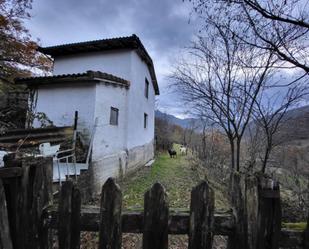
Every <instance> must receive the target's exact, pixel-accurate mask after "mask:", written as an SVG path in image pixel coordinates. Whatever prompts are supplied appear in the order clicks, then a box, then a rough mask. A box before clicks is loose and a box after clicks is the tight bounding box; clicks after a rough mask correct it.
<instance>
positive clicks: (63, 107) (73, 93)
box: [33, 83, 96, 135]
mask: <svg viewBox="0 0 309 249" xmlns="http://www.w3.org/2000/svg"><path fill="white" fill-rule="evenodd" d="M37 94H38V98H37V104H36V109H35V110H36V112H44V113H45V114H46V115H47V117H48V118H49V119H50V120H51V121H53V123H54V125H56V126H72V125H73V124H74V113H75V111H78V115H79V117H78V129H79V130H80V131H81V132H82V133H83V134H86V135H88V134H89V132H90V131H91V129H92V127H93V121H94V111H95V96H96V87H95V84H93V83H84V84H76V83H74V84H64V85H60V84H58V85H56V86H41V87H39V88H38V90H37ZM33 125H34V127H40V123H39V122H38V121H37V120H35V122H34V124H33Z"/></svg>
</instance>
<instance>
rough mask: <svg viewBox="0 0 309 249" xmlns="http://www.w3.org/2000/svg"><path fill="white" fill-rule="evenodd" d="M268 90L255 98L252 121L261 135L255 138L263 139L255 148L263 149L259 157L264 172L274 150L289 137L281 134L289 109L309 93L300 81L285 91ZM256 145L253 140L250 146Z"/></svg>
mask: <svg viewBox="0 0 309 249" xmlns="http://www.w3.org/2000/svg"><path fill="white" fill-rule="evenodd" d="M271 87H272V88H275V87H276V85H275V84H274V85H273V86H271ZM267 91H271V90H270V89H269V88H266V89H265V88H264V89H263V91H262V92H261V94H260V96H259V98H256V99H255V108H254V112H253V122H252V123H253V125H254V129H255V130H256V132H255V133H256V134H257V135H258V136H259V137H258V138H257V137H255V138H254V139H255V140H257V139H258V140H261V141H260V143H259V146H260V147H262V148H255V149H256V150H257V149H259V150H262V151H261V152H260V153H259V159H260V161H261V164H262V167H261V171H262V172H263V173H265V170H266V166H267V163H268V161H269V158H270V154H271V152H272V150H273V149H274V148H275V147H276V146H278V145H280V144H281V143H283V142H284V141H286V139H287V138H286V137H284V136H282V135H281V136H280V128H281V126H282V125H283V124H284V123H286V121H287V119H288V117H287V115H286V113H287V111H288V110H289V109H291V108H292V107H295V106H296V105H297V104H298V103H299V102H300V101H302V100H303V99H304V97H306V96H307V95H308V88H307V86H306V85H302V84H300V83H299V84H295V85H292V86H290V87H289V88H287V89H286V90H285V93H282V92H280V91H279V92H278V91H276V92H275V93H273V94H268V93H267ZM255 145H256V143H255V142H254V141H252V144H251V145H250V146H255Z"/></svg>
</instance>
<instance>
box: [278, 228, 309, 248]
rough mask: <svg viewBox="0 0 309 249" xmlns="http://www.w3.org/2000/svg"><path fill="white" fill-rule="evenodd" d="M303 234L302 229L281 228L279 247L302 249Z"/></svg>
mask: <svg viewBox="0 0 309 249" xmlns="http://www.w3.org/2000/svg"><path fill="white" fill-rule="evenodd" d="M303 235H304V233H303V231H299V230H293V229H281V232H280V239H279V247H280V248H287V249H291V248H293V249H296V248H301V249H303ZM305 248H306V247H305Z"/></svg>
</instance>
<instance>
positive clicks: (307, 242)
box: [304, 212, 309, 249]
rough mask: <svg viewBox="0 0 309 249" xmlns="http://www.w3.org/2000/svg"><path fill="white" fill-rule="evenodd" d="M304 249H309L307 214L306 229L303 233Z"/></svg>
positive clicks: (308, 219) (308, 220) (308, 221)
mask: <svg viewBox="0 0 309 249" xmlns="http://www.w3.org/2000/svg"><path fill="white" fill-rule="evenodd" d="M304 249H309V212H308V217H307V228H306V230H305V231H304Z"/></svg>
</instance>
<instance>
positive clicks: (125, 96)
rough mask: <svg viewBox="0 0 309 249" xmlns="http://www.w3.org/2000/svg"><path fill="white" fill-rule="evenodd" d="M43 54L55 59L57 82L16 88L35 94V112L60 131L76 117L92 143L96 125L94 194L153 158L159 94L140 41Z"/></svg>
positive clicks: (34, 81)
mask: <svg viewBox="0 0 309 249" xmlns="http://www.w3.org/2000/svg"><path fill="white" fill-rule="evenodd" d="M39 51H41V52H42V53H45V54H47V55H50V56H52V57H53V58H54V67H53V76H47V77H32V78H23V79H17V80H16V83H21V84H27V86H28V87H29V88H30V89H31V90H32V92H33V93H34V94H35V97H34V99H35V111H36V112H44V113H45V114H46V115H47V117H48V118H49V119H50V120H51V121H53V124H54V125H56V126H68V125H72V123H73V118H74V112H75V111H78V114H79V118H78V131H79V132H80V133H81V134H82V135H83V136H84V138H88V139H89V134H90V133H91V130H92V127H93V126H94V122H95V119H97V127H96V132H95V136H94V140H93V150H92V163H91V167H90V169H89V170H91V173H92V179H93V182H92V183H91V184H93V187H94V189H95V190H96V191H99V190H100V188H101V186H102V183H103V182H104V181H105V180H106V178H107V177H109V176H118V175H119V174H124V173H126V172H128V171H130V170H132V169H134V168H136V167H138V166H141V165H144V164H145V163H147V162H148V161H150V160H151V159H152V158H153V156H154V108H155V95H158V94H159V88H158V84H157V79H156V75H155V70H154V66H153V62H152V59H151V57H150V56H149V54H148V53H147V51H146V49H145V48H144V46H143V44H142V43H141V41H140V39H139V38H138V37H137V36H136V35H132V36H130V37H121V38H113V39H104V40H96V41H89V42H81V43H72V44H65V45H60V46H53V47H45V48H39ZM32 97H33V96H32ZM32 99H33V98H32ZM34 126H38V124H37V123H34Z"/></svg>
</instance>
